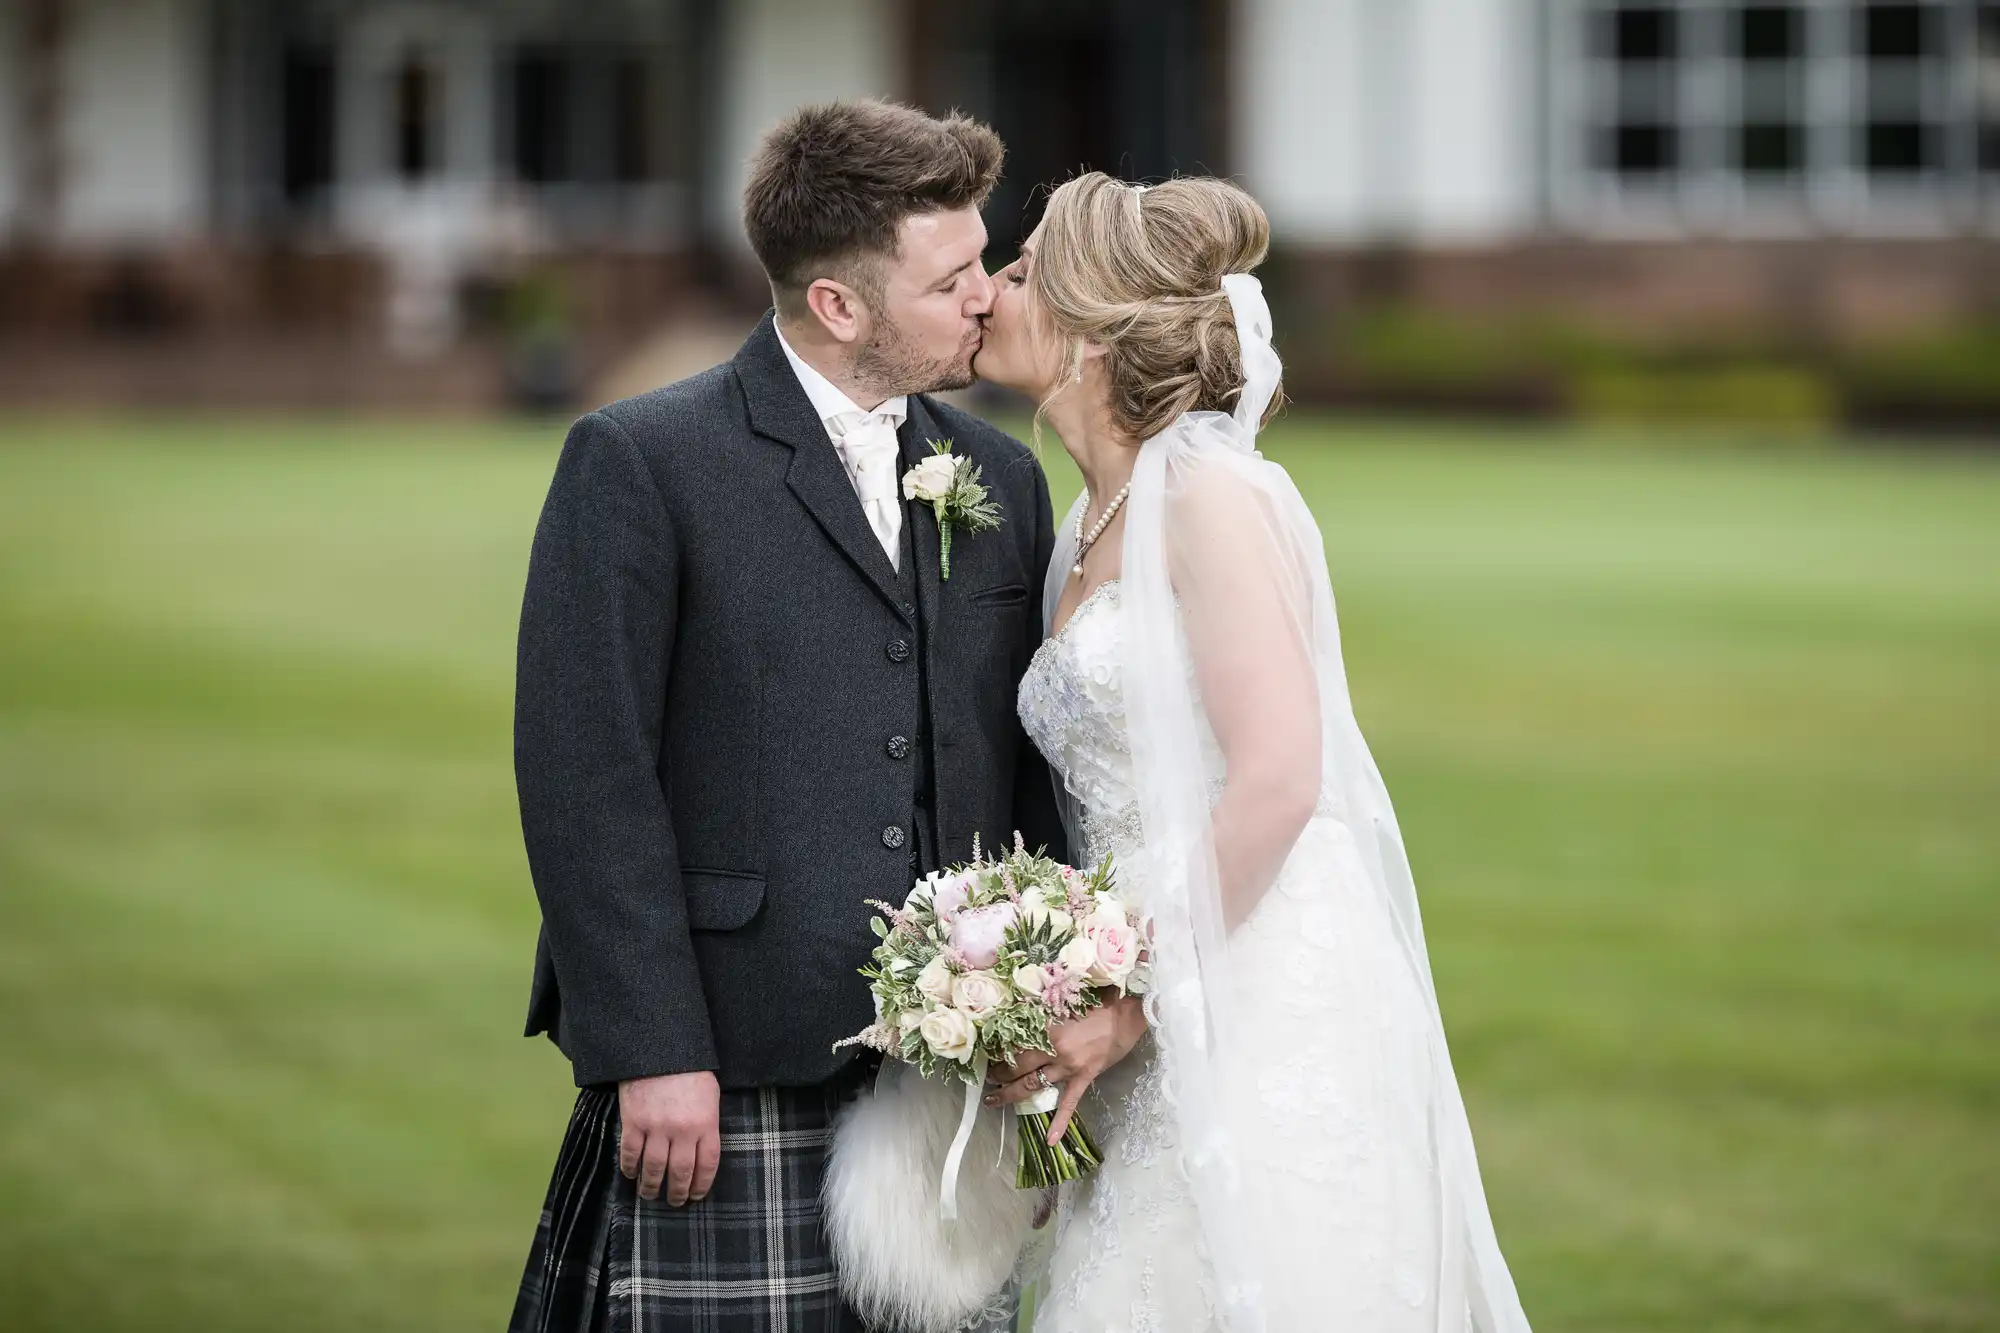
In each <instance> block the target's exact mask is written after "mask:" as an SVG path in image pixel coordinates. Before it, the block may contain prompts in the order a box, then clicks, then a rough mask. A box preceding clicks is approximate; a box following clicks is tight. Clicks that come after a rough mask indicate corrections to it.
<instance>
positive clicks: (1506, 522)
mask: <svg viewBox="0 0 2000 1333" xmlns="http://www.w3.org/2000/svg"><path fill="white" fill-rule="evenodd" d="M559 434H560V432H559V430H557V429H554V428H535V427H525V426H493V425H435V424H381V423H374V424H351V425H340V424H308V423H293V422H284V423H272V422H264V423H255V422H235V423H226V422H212V421H200V420H191V419H184V420H166V421H131V420H84V419H21V418H16V419H12V420H7V421H0V1006H4V1023H0V1328H5V1329H8V1330H20V1331H22V1333H40V1331H41V1330H56V1329H79V1328H87V1329H93V1330H100V1329H101V1330H140V1329H148V1330H153V1329H180V1328H188V1329H204V1330H234V1329H242V1330H251V1329H256V1330H263V1329H270V1328H281V1327H282V1328H288V1329H298V1330H315V1329H326V1330H335V1329H340V1330H347V1329H361V1328H366V1329H384V1330H392V1329H410V1330H416V1329H424V1330H436V1329H444V1328H465V1329H477V1328H497V1327H498V1326H499V1325H500V1324H501V1323H502V1321H503V1320H504V1318H505V1315H506V1311H507V1308H508V1306H509V1303H510V1301H511V1298H512V1293H513V1285H514V1282H515V1280H516V1278H517V1276H518V1273H519V1268H520V1263H521V1260H522V1258H523V1257H524V1254H525V1249H526V1245H527V1241H528V1238H529V1233H530V1231H531V1230H532V1227H533V1225H534V1219H535V1212H536V1209H537V1208H538V1206H539V1203H540V1198H541V1192H542V1189H543V1187H544V1185H545V1183H546V1179H547V1173H548V1170H549V1167H550V1165H551V1163H552V1159H553V1153H554V1149H555V1146H556V1143H557V1142H558V1139H559V1137H560V1134H561V1130H562V1125H563V1122H564V1119H565V1116H566V1113H567V1107H568V1103H569V1096H570V1094H569V1089H568V1076H567V1070H566V1069H565V1068H564V1067H563V1066H562V1064H561V1062H560V1061H559V1059H558V1058H557V1057H556V1056H555V1054H554V1052H553V1051H552V1050H550V1049H548V1048H547V1047H546V1046H545V1045H544V1044H541V1043H530V1042H525V1041H522V1040H521V1039H520V1038H519V1037H517V1036H516V1033H517V1031H518V1028H519V1017H520V1014H521V1010H522V1006H523V1001H524V999H525V990H526V982H527V975H528V962H529V956H530V950H531V948H532V945H533V940H534V930H535V920H536V915H535V910H534V903H533V896H532V893H531V891H530V888H529V886H528V882H527V877H526V871H525V867H524V864H523V860H522V856H521V851H520V836H519V829H518V825H517V823H516V820H515V812H514V807H513V792H512V783H511V773H510V761H509V740H508V710H509V694H510V689H511V671H512V653H511V646H512V635H513V622H514V617H515V614H516V612H517V609H518V596H519V589H520V582H521V575H522V570H523V567H524V562H525V557H526V545H527V539H528V535H529V532H530V529H531V527H532V524H533V520H534V515H535V511H536V507H537V505H538V503H539V501H540V497H541V491H542V488H543V486H544V485H545V483H546V480H547V476H548V472H549V468H550V466H551V464H552V461H553V456H554V447H555V444H556V443H557V440H558V438H559ZM1049 448H1050V450H1051V451H1052V452H1053V451H1054V450H1055V449H1056V446H1055V443H1054V441H1053V439H1051V441H1050V443H1049ZM1271 451H1272V452H1273V453H1274V454H1275V455H1276V456H1277V457H1279V458H1281V459H1282V460H1283V461H1285V462H1286V463H1287V464H1288V465H1290V466H1291V467H1292V468H1293V470H1294V472H1295V475H1296V476H1297V477H1298V478H1299V481H1300V484H1301V486H1302V488H1303V489H1304V490H1305V492H1306V494H1307V495H1308V497H1309V498H1310V499H1311V500H1312V502H1313V505H1314V508H1315V510H1316V512H1317V513H1318V514H1319V516H1320V519H1321V523H1322V526H1323V527H1324V529H1325V533H1326V537H1327V544H1328V550H1329V554H1330V556H1331V559H1332V563H1333V568H1334V572H1335V578H1336V581H1337V588H1338V592H1339V595H1340V598H1341V606H1342V615H1343V627H1344V632H1345V639H1346V649H1347V654H1348V662H1349V671H1350V674H1351V676H1352V680H1353V687H1354V694H1355V697H1356V700H1357V704H1358V708H1359V711H1360V714H1361V718H1362V722H1363V725H1364V727H1365V728H1366V729H1367V730H1368V732H1369V734H1370V736H1371V739H1372V740H1373V742H1374V745H1375V748H1376V751H1377V755H1378V757H1379V758H1380V760H1381V762H1382V765H1383V768H1384V770H1385V772H1386V774H1387V776H1388V779H1389V782H1390V786H1391V790H1392V791H1393V792H1394V794H1395V795H1396V797H1397V800H1398V804H1399V808H1400V811H1401V814H1402V817H1403V821H1404V824H1405V829H1406V833H1407V836H1408V838H1409V842H1410V845H1411V848H1412V851H1413V855H1414V858H1415V861H1416V865H1417V871H1418V876H1419V885H1420V889H1421V891H1422V894H1423V897H1424V902H1425V908H1426V913H1427V921H1428V924H1429V929H1430V936H1431V947H1432V954H1433V963H1434V966H1435V969H1436V972H1437V975H1438V981H1439V986H1440V989H1441V991H1442V994H1443V1000H1444V1004H1445V1007H1446V1020H1447V1023H1448V1025H1449V1027H1450V1030H1451V1033H1452V1037H1453V1041H1454V1049H1455V1052H1456V1055H1457V1059H1458V1064H1459V1070H1460V1075H1461V1079H1462V1081H1463V1082H1464V1084H1465V1088H1466V1095H1467V1099H1468V1101H1469V1103H1470V1106H1471V1110H1472V1114H1473V1118H1474V1125H1475V1131H1476V1133H1477V1135H1478V1139H1479V1144H1480V1149H1481V1153H1482V1158H1483V1162H1484V1165H1485V1168H1486V1172H1487V1179H1488V1185H1489V1190H1490V1193H1491V1196H1492V1202H1493V1208H1494V1212H1495V1215H1496V1218H1497V1221H1498V1225H1499V1228H1500V1232H1501V1238H1502V1241H1503V1243H1504V1244H1505V1246H1506V1247H1507V1250H1508V1252H1509V1255H1510V1258H1511V1259H1512V1261H1513V1264H1514V1268H1515V1272H1516V1275H1517V1278H1518V1280H1519V1282H1520V1285H1521V1288H1522V1293H1523V1297H1524V1299H1525V1301H1526V1303H1527V1306H1528V1310H1529V1313H1530V1315H1531V1317H1532V1318H1533V1319H1534V1320H1535V1322H1536V1324H1537V1327H1539V1328H1542V1329H1545V1330H1577V1331H1578V1333H1612V1331H1614V1330H1669V1329H1672V1330H1703V1331H1704V1333H1705V1331H1707V1330H1735V1329H1743V1330H1749V1329H1773V1330H1790V1329H1797V1330H1807V1329H1811V1330H1848V1329H1851V1330H1856V1331H1857V1333H1859V1331H1860V1330H1876V1329H1884V1328H1899V1329H1926V1330H1970V1329H1975V1328H1990V1327H1993V1326H1995V1325H1996V1324H2000V1058H1996V1056H1995V1054H1994V1052H1995V1051H1996V1050H2000V966H1996V961H1995V960H1996V957H2000V819H1996V818H1995V815H1994V812H1995V810H1996V809H2000V465H1996V464H1995V463H1994V462H1993V461H1992V460H1990V459H1984V458H1978V457H1970V456H1963V455H1959V456H1937V455H1927V456H1912V455H1907V454H1902V453H1896V452H1892V451H1884V450H1878V451H1873V452H1860V451H1854V450H1842V449H1829V450H1806V449H1800V448H1797V447H1795V446H1787V447H1785V448H1783V449H1766V448H1760V447H1757V445H1756V442H1754V441H1731V440H1727V439H1706V440H1700V441H1692V442H1688V441H1675V440H1670V439H1667V438H1664V437H1646V436H1635V437H1629V438H1627V437H1614V436H1610V435H1603V434H1593V435H1586V436H1583V437H1568V436H1566V437H1564V438H1561V439H1544V438H1542V437H1540V436H1537V435H1530V434H1526V433H1521V432H1517V431H1502V430H1489V429H1482V428H1472V427H1466V428H1449V429H1437V428H1423V429H1418V428H1412V427H1407V426H1397V425H1393V424H1375V423H1361V424H1346V425H1334V424H1329V423H1324V422H1316V421H1313V420H1309V419H1300V420H1294V421H1292V422H1289V423H1287V424H1286V425H1284V426H1283V427H1281V428H1280V429H1279V430H1277V431H1276V432H1274V433H1273V435H1272V437H1271ZM1051 462H1052V466H1051V471H1052V474H1053V475H1054V476H1055V478H1056V484H1057V490H1058V492H1059V493H1067V492H1069V491H1071V490H1072V489H1073V487H1074V485H1075V479H1074V474H1073V472H1071V471H1070V470H1069V469H1068V467H1067V465H1066V461H1065V460H1062V459H1060V457H1059V456H1057V457H1055V458H1052V460H1051Z"/></svg>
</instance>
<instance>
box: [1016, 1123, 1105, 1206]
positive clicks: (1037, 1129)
mask: <svg viewBox="0 0 2000 1333" xmlns="http://www.w3.org/2000/svg"><path fill="white" fill-rule="evenodd" d="M1016 1120H1017V1122H1018V1124H1019V1131H1020V1139H1021V1156H1020V1161H1019V1164H1018V1165H1017V1166H1016V1168H1015V1171H1014V1185H1015V1187H1016V1188H1017V1189H1024V1190H1033V1189H1047V1188H1048V1187H1049V1186H1050V1185H1053V1184H1055V1183H1057V1182H1058V1181H1063V1180H1080V1179H1082V1178H1083V1177H1084V1176H1087V1175H1089V1174H1090V1173H1091V1172H1092V1171H1095V1170H1096V1169H1097V1168H1098V1166H1099V1165H1100V1164H1101V1163H1102V1162H1103V1160H1104V1158H1103V1154H1102V1153H1101V1152H1100V1151H1099V1149H1098V1147H1097V1144H1096V1143H1095V1142H1094V1141H1093V1140H1092V1139H1091V1137H1090V1131H1089V1130H1088V1129H1085V1128H1084V1125H1083V1117H1082V1116H1078V1115H1072V1116H1071V1117H1070V1118H1069V1127H1068V1128H1066V1129H1064V1130H1063V1136H1062V1137H1061V1138H1060V1139H1058V1140H1056V1142H1055V1143H1053V1144H1051V1143H1050V1142H1049V1120H1050V1113H1049V1112H1047V1111H1023V1112H1021V1113H1020V1115H1018V1116H1017V1117H1016Z"/></svg>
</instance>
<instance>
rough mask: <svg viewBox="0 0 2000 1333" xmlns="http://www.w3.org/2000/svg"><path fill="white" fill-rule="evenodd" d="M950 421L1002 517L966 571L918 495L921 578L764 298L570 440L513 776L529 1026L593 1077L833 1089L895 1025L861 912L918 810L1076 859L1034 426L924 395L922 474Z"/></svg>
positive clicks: (893, 862) (524, 684)
mask: <svg viewBox="0 0 2000 1333" xmlns="http://www.w3.org/2000/svg"><path fill="white" fill-rule="evenodd" d="M930 439H949V440H950V441H951V442H952V447H953V450H954V451H955V452H957V453H960V454H963V455H967V456H969V457H971V458H972V459H973V460H974V461H975V462H977V463H978V464H979V465H980V467H981V468H982V469H983V473H984V475H983V480H984V481H985V483H986V485H987V486H988V487H989V488H990V490H991V491H992V493H993V497H994V498H995V499H996V500H997V501H998V502H999V504H1000V506H1001V508H1002V510H1003V511H1004V514H1005V520H1004V523H1003V525H1002V526H1001V528H1000V529H999V530H998V531H995V532H988V533H982V534H979V535H977V536H972V535H968V534H966V533H964V532H963V531H960V532H955V533H954V534H953V537H954V541H953V544H952V570H951V578H950V580H949V581H946V580H943V579H941V578H940V577H939V569H938V530H937V523H936V520H935V518H934V517H933V515H932V512H931V510H930V509H929V507H928V506H925V505H922V504H909V505H907V506H906V507H905V509H904V525H905V529H906V532H907V537H906V544H905V551H906V552H911V551H913V552H914V557H915V559H914V565H915V568H914V569H913V570H906V574H905V576H903V577H900V578H899V576H898V574H897V573H896V571H895V570H894V569H893V568H892V567H891V566H890V563H889V561H888V559H887V557H886V556H885V555H884V554H883V552H882V548H881V546H880V545H879V544H878V543H877V541H876V538H875V535H874V533H873V532H872V531H871V530H870V529H869V527H868V523H867V520H866V518H865V517H864V516H863V513H862V510H861V502H860V501H859V500H858V499H857V498H856V496H855V493H854V488H853V486H852V484H851V483H850V482H849V481H848V478H847V474H846V471H845V469H844V468H843V467H842V465H841V462H840V458H839V456H838V454H837V453H836V451H835V449H834V447H833V445H832V444H831V443H830V442H829V441H828V439H827V435H826V431H825V428H824V427H823V426H822V425H821V424H820V420H819V417H818V414H817V413H816V412H815V411H814V410H813V407H812V405H811V403H810V401H809V400H808V399H807V398H806V395H805V390H804V389H802V388H801V387H800V386H799V383H798V380H797V378H796V376H794V374H793V373H792V369H791V367H790V365H789V364H788V363H787V362H786V360H785V358H784V353H783V349H782V348H781V347H780V346H779V344H778V339H777V334H776V331H775V329H774V328H773V325H772V321H771V317H770V316H769V315H767V316H766V317H765V319H764V321H763V323H762V324H761V325H760V326H759V327H758V329H757V331H756V332H755V333H753V334H752V335H751V336H750V339H749V341H748V342H746V343H745V344H744V345H743V348H742V350H741V351H739V352H738V353H737V354H736V357H735V359H734V360H732V361H731V362H729V363H728V364H727V365H722V366H717V367H716V368H715V369H713V370H710V371H707V372H706V373H704V374H701V375H697V376H695V377H694V378H692V379H688V380H683V381H682V382H681V383H679V384H674V385H670V386H669V387H667V388H664V389H659V390H656V391H655V392H653V393H649V394H644V395H641V396H640V397H637V398H629V399H626V400H625V401H623V402H619V403H614V404H612V405H611V406H609V407H606V408H604V409H602V410H600V411H597V412H592V413H591V414H589V415H588V416H585V417H583V418H582V419H581V420H579V421H578V422H577V423H576V425H575V426H574V427H572V428H571V430H570V433H569V438H568V440H567V442H566V443H565V444H564V446H563V451H562V457H561V459H560V461H559V462H558V463H557V464H556V472H555V478H554V480H553V482H552V483H551V484H550V487H549V495H548V500H547V503H546V505H545V507H544V508H543V510H542V516H541V522H540V525H539V526H538V527H537V529H536V532H535V542H534V550H533V555H532V557H531V560H530V563H529V569H528V584H527V594H526V599H525V602H524V604H523V607H522V611H521V636H520V648H519V662H518V676H517V688H516V700H515V720H514V764H515V776H516V780H517V782H518V785H519V790H520V798H521V826H522V831H523V833H524V835H525V837H526V841H527V850H528V863H529V866H530V868H531V870H532V871H533V874H534V881H535V892H536V894H537V896H538V897H539V898H540V900H541V906H542V937H541V941H540V945H539V947H538V949H537V951H536V959H535V979H534V990H533V995H532V998H531V999H530V1001H529V1011H528V1034H529V1035H530V1036H532V1035H534V1034H536V1033H540V1032H548V1033H550V1034H551V1035H552V1036H553V1037H554V1039H555V1041H556V1043H557V1045H559V1046H560V1047H561V1048H562V1050H563V1052H564V1053H565V1054H566V1055H567V1056H568V1057H569V1059H570V1061H571V1064H572V1066H573V1068H574V1071H575V1075H576V1081H577V1083H578V1084H579V1085H589V1084H594V1083H604V1082H610V1081H614V1080H619V1079H626V1078H635V1077H641V1076H645V1075H650V1074H663V1073H678V1072H684V1071H687V1070H696V1069H712V1070H716V1071H718V1074H719V1077H720V1078H721V1080H722V1082H723V1084H724V1086H726V1087H747V1086H752V1085H762V1084H804V1083H814V1082H819V1081H821V1080H823V1079H826V1078H829V1077H831V1076H832V1075H834V1074H835V1073H836V1072H837V1071H839V1069H840V1068H841V1067H842V1066H843V1065H844V1064H845V1063H846V1062H847V1060H848V1059H849V1056H848V1054H847V1053H846V1052H843V1053H841V1054H835V1053H834V1052H833V1051H832V1050H831V1046H832V1044H833V1043H834V1042H835V1041H836V1040H838V1039H839V1038H841V1037H845V1036H848V1035H850V1034H851V1033H853V1032H855V1031H857V1030H859V1029H860V1028H861V1027H863V1026H864V1025H866V1023H867V1022H868V1020H869V1017H870V1013H871V1010H870V1004H869V998H868V992H867V983H866V981H865V980H864V979H863V978H862V977H860V976H859V975H857V973H856V969H857V968H859V967H860V966H862V965H863V964H864V963H865V962H866V961H867V958H868V953H869V950H870V949H871V948H872V947H873V945H874V936H873V934H872V933H871V932H870V930H869V926H868V921H869V917H870V915H871V911H870V909H869V908H868V907H867V906H866V905H865V904H864V902H863V900H864V899H869V898H875V899H881V900H884V901H889V902H901V901H902V898H903V895H904V894H905V893H906V892H907V891H908V889H909V885H910V881H911V871H912V865H911V862H912V852H911V849H912V847H913V846H914V845H915V843H914V840H913V836H912V835H913V834H914V833H915V831H916V823H917V821H919V820H924V819H926V818H928V819H929V820H931V821H934V828H935V833H936V839H937V850H938V851H939V852H941V854H942V855H941V859H942V860H944V861H946V862H950V861H957V860H962V859H965V858H967V857H969V856H970V855H971V852H972V837H973V834H974V833H975V832H977V833H978V834H979V835H980V836H981V838H982V839H983V840H984V842H985V843H986V845H988V846H997V845H999V844H1000V843H1001V841H1002V840H1003V839H1009V838H1011V837H1012V835H1013V833H1014V831H1015V830H1016V829H1019V830H1020V831H1021V832H1022V833H1023V834H1024V835H1025V836H1026V838H1027V839H1028V843H1029V845H1030V846H1037V845H1043V844H1046V845H1047V846H1048V847H1049V848H1050V850H1051V852H1052V853H1053V854H1056V855H1061V854H1063V852H1064V846H1063V839H1062V833H1061V827H1060V824H1059V823H1058V819H1057V815H1056V810H1055V803H1054V799H1053V791H1052V788H1051V786H1050V778H1049V772H1048V769H1047V767H1046V766H1045V765H1044V764H1043V762H1042V760H1041V758H1040V756H1039V755H1037V754H1036V752H1035V751H1034V749H1033V746H1032V745H1031V743H1030V742H1029V741H1028V740H1027V739H1026V737H1025V736H1024V735H1023V733H1022V731H1021V727H1020V724H1019V722H1018V721H1017V719H1016V716H1015V712H1014V692H1015V687H1016V685H1017V684H1018V683H1019V681H1020V678H1021V674H1022V672H1023V671H1024V670H1025V669H1026V667H1027V663H1028V658H1029V656H1030V655H1031V654H1032V653H1033V651H1034V649H1035V647H1036V645H1037V644H1038V643H1039V642H1040V639H1041V623H1042V617H1041V591H1042V576H1043V570H1044V569H1045V568H1046V566H1047V564H1048V560H1049V553H1050V550H1051V548H1052V546H1053V543H1054V520H1053V516H1052V515H1051V513H1050V508H1049V493H1048V483H1047V480H1046V479H1045V478H1044V477H1043V475H1042V471H1041V468H1040V467H1039V466H1038V465H1037V464H1036V462H1035V460H1034V458H1033V457H1032V456H1031V455H1030V454H1029V452H1028V450H1027V449H1026V448H1025V447H1023V446H1022V445H1021V444H1020V443H1019V442H1018V441H1016V440H1014V439H1012V438H1011V437H1009V436H1007V435H1005V434H1003V433H1002V432H1000V431H998V430H995V429H994V428H993V427H991V426H989V425H987V424H986V423H984V422H982V421H979V420H978V419H977V418H974V417H970V416H967V415H966V414H965V413H963V412H959V411H957V410H955V409H953V408H951V407H948V406H946V405H945V404H943V403H939V402H936V401H934V400H932V399H930V398H927V397H924V396H921V395H917V396H913V397H911V399H910V412H909V419H908V421H907V422H906V424H905V425H904V427H903V430H902V432H901V441H902V446H903V458H904V463H905V465H906V466H907V465H909V464H912V463H915V462H917V461H918V460H919V459H921V458H922V457H924V456H925V455H926V454H927V453H928V452H929V451H928V448H927V447H926V444H925V441H926V440H930ZM926 691H927V692H928V697H926ZM927 719H928V721H929V723H930V725H929V726H928V727H926V726H925V722H926V720H927ZM898 738H900V739H898ZM918 804H922V805H926V806H928V807H929V809H928V812H925V811H923V810H920V809H917V808H915V807H916V806H917V805H918ZM928 831H929V830H928V829H927V830H926V833H928ZM925 843H926V846H927V847H928V845H929V840H928V837H927V838H926V840H925ZM925 859H926V861H930V860H933V859H937V858H933V857H928V856H927V857H926V858H925Z"/></svg>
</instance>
